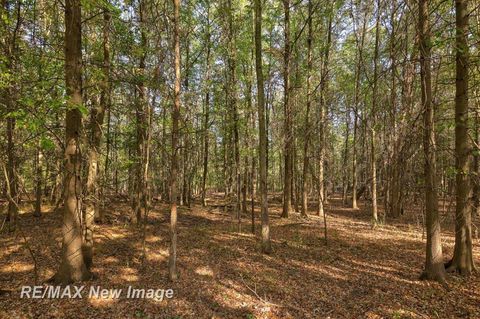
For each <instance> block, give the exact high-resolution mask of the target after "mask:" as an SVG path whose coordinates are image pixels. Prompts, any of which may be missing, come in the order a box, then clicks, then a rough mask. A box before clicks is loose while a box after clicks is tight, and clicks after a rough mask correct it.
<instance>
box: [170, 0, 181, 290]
mask: <svg viewBox="0 0 480 319" xmlns="http://www.w3.org/2000/svg"><path fill="white" fill-rule="evenodd" d="M173 5H174V18H173V43H174V53H175V87H174V92H173V93H174V95H173V97H174V103H173V109H172V163H171V167H170V172H171V175H170V248H169V259H168V272H169V277H170V280H172V281H175V280H176V279H177V278H178V274H177V181H176V179H177V171H178V163H177V153H178V147H177V144H178V135H179V131H178V124H179V123H178V122H179V120H180V83H181V78H180V31H179V29H180V0H173Z"/></svg>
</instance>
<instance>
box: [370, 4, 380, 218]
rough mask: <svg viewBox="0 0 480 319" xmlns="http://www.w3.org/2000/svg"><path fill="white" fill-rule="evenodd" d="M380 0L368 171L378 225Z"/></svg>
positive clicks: (376, 26)
mask: <svg viewBox="0 0 480 319" xmlns="http://www.w3.org/2000/svg"><path fill="white" fill-rule="evenodd" d="M379 38H380V0H377V18H376V22H375V49H374V54H373V97H372V121H371V123H370V143H371V144H370V152H371V153H370V156H371V158H370V165H371V167H370V169H371V174H372V185H371V187H372V221H373V224H374V225H376V224H377V223H378V212H377V210H378V208H377V168H376V160H377V159H376V156H375V125H376V115H377V113H376V112H377V99H378V43H379V41H380V39H379Z"/></svg>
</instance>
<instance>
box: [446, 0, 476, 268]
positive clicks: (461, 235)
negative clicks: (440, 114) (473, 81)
mask: <svg viewBox="0 0 480 319" xmlns="http://www.w3.org/2000/svg"><path fill="white" fill-rule="evenodd" d="M455 13H456V81H455V89H456V94H455V168H456V169H455V171H456V184H457V185H456V188H455V189H456V205H455V248H454V251H453V258H452V260H451V261H450V262H449V264H448V271H456V272H458V273H460V274H462V275H470V273H471V272H472V271H473V270H474V269H475V265H474V261H473V253H472V211H471V209H470V208H469V199H470V193H471V188H470V177H469V172H470V155H471V147H470V138H469V136H468V124H469V123H468V69H469V68H468V62H469V61H468V60H469V52H468V42H467V32H468V1H467V0H456V1H455Z"/></svg>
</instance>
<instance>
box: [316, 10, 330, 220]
mask: <svg viewBox="0 0 480 319" xmlns="http://www.w3.org/2000/svg"><path fill="white" fill-rule="evenodd" d="M332 19H333V18H332V13H330V16H329V18H328V27H327V30H328V31H327V32H328V34H327V43H326V48H325V51H324V52H325V53H324V55H323V58H322V59H323V61H322V70H321V76H320V81H321V83H320V107H319V108H320V110H319V112H320V116H319V123H318V125H319V130H318V131H319V153H320V154H319V160H318V210H317V215H318V216H323V215H324V214H325V212H324V205H325V203H326V198H325V193H326V190H325V147H326V145H325V132H326V123H325V122H326V116H325V113H326V106H327V103H326V100H327V98H326V94H327V89H328V61H329V58H330V45H331V42H332Z"/></svg>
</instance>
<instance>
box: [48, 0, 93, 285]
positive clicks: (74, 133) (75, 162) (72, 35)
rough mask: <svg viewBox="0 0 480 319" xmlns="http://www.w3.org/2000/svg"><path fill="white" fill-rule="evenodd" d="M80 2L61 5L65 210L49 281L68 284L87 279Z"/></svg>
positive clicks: (68, 1) (71, 1)
mask: <svg viewBox="0 0 480 319" xmlns="http://www.w3.org/2000/svg"><path fill="white" fill-rule="evenodd" d="M81 39H82V36H81V11H80V0H67V1H66V2H65V87H66V95H67V114H66V118H65V122H66V123H65V182H64V187H65V189H64V198H65V208H64V214H63V226H62V233H63V243H62V257H61V262H60V266H59V269H58V271H57V273H56V274H55V276H54V277H53V280H54V282H55V283H57V284H70V283H72V282H77V281H81V280H86V279H89V278H90V276H91V275H90V272H89V270H88V269H87V267H86V265H85V261H84V258H83V252H82V241H83V240H82V225H81V219H82V218H81V194H82V189H83V181H82V171H81V170H82V164H83V163H82V162H83V160H82V153H81V149H80V146H81V145H80V142H81V140H82V134H83V132H82V130H83V128H82V113H81V112H80V110H79V107H80V106H81V105H82V61H81V60H82V59H81V54H82V52H81Z"/></svg>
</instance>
